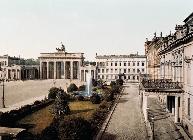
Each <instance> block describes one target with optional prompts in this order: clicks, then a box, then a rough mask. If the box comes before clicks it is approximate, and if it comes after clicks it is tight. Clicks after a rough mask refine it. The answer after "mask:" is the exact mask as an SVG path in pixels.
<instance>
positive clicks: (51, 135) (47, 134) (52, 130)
mask: <svg viewBox="0 0 193 140" xmlns="http://www.w3.org/2000/svg"><path fill="white" fill-rule="evenodd" d="M41 140H58V130H57V128H56V127H55V126H53V125H52V124H51V125H50V126H49V127H47V128H45V129H44V130H43V131H42V133H41Z"/></svg>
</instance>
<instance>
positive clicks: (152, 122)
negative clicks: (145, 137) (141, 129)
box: [151, 116, 155, 140]
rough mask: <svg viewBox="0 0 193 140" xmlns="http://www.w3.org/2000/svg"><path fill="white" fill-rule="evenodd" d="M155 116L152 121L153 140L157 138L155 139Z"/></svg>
mask: <svg viewBox="0 0 193 140" xmlns="http://www.w3.org/2000/svg"><path fill="white" fill-rule="evenodd" d="M154 119H155V118H154V116H153V117H152V118H151V120H152V137H153V140H155V137H154Z"/></svg>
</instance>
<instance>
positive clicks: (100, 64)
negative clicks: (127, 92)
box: [96, 54, 146, 82]
mask: <svg viewBox="0 0 193 140" xmlns="http://www.w3.org/2000/svg"><path fill="white" fill-rule="evenodd" d="M96 65H97V79H102V80H104V81H107V82H110V81H115V80H116V79H118V78H119V76H122V78H123V79H124V80H125V81H126V82H137V81H138V80H139V74H140V73H141V74H145V73H146V56H145V55H138V54H130V55H96Z"/></svg>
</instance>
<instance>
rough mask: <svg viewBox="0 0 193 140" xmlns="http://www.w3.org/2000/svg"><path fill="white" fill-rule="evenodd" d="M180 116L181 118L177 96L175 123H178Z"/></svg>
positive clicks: (176, 97)
mask: <svg viewBox="0 0 193 140" xmlns="http://www.w3.org/2000/svg"><path fill="white" fill-rule="evenodd" d="M178 118H179V107H178V96H175V123H178Z"/></svg>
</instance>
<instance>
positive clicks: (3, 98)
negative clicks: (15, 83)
mask: <svg viewBox="0 0 193 140" xmlns="http://www.w3.org/2000/svg"><path fill="white" fill-rule="evenodd" d="M2 86H3V97H2V105H3V108H5V83H4V79H3V85H2Z"/></svg>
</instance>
